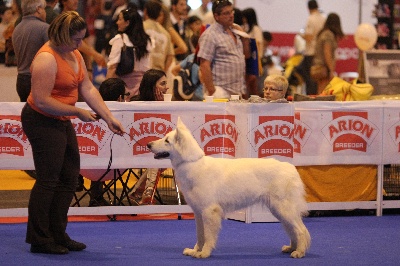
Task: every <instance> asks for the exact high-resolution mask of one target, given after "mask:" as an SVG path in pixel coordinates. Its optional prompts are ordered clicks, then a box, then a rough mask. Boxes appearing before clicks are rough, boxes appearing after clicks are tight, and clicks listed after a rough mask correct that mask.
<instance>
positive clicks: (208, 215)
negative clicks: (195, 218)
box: [194, 205, 223, 258]
mask: <svg viewBox="0 0 400 266" xmlns="http://www.w3.org/2000/svg"><path fill="white" fill-rule="evenodd" d="M222 214H223V212H222V209H221V207H220V206H218V205H213V206H210V207H208V208H206V209H205V210H203V212H202V222H203V230H204V232H203V234H204V245H203V247H202V249H201V250H198V252H196V253H195V254H194V257H196V258H208V257H209V256H210V255H211V252H212V250H213V249H214V248H215V245H216V243H217V239H218V234H219V231H220V229H221V221H222ZM198 241H199V239H198ZM198 244H199V242H198Z"/></svg>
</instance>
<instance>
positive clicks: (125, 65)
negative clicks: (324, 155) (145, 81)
mask: <svg viewBox="0 0 400 266" xmlns="http://www.w3.org/2000/svg"><path fill="white" fill-rule="evenodd" d="M121 38H122V41H123V40H124V38H123V35H122V34H121ZM134 67H135V47H129V46H126V45H125V42H124V46H123V47H122V48H121V58H120V61H119V63H118V66H117V70H116V71H115V73H116V74H117V75H118V76H123V75H126V74H129V73H132V72H133V69H134Z"/></svg>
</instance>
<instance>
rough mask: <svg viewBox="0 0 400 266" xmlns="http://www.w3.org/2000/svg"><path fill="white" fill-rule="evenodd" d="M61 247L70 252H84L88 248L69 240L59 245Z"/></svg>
mask: <svg viewBox="0 0 400 266" xmlns="http://www.w3.org/2000/svg"><path fill="white" fill-rule="evenodd" d="M59 244H60V245H61V246H63V247H64V248H67V249H68V250H69V251H81V250H84V249H85V248H86V245H85V244H83V243H80V242H78V241H75V240H72V239H70V240H68V241H67V242H65V243H59Z"/></svg>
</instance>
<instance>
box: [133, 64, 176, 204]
mask: <svg viewBox="0 0 400 266" xmlns="http://www.w3.org/2000/svg"><path fill="white" fill-rule="evenodd" d="M167 90H168V84H167V76H166V74H165V72H164V71H162V70H158V69H149V70H147V71H146V72H145V73H144V75H143V79H142V82H141V83H140V87H139V91H140V94H139V95H137V96H136V97H135V98H134V100H139V101H163V100H164V94H165V93H166V92H167ZM158 170H159V169H157V168H148V169H147V170H146V172H145V173H144V175H145V178H146V183H145V188H144V191H143V193H142V189H140V190H138V191H136V192H134V193H133V195H131V197H132V198H133V200H135V201H136V202H137V204H138V205H145V204H152V201H153V195H154V189H155V183H156V179H157V173H158ZM141 178H142V177H141ZM140 193H142V195H139V194H140Z"/></svg>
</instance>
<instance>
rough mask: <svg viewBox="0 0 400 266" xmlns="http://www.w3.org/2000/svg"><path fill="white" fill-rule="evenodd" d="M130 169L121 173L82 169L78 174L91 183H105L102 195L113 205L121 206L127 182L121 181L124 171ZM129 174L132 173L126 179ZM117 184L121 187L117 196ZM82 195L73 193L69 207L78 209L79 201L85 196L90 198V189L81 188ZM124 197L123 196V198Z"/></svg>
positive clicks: (117, 170) (125, 193) (126, 192)
mask: <svg viewBox="0 0 400 266" xmlns="http://www.w3.org/2000/svg"><path fill="white" fill-rule="evenodd" d="M129 170H130V169H127V170H124V171H123V172H122V173H121V171H120V170H119V169H109V170H106V169H82V170H81V171H80V172H81V174H82V175H83V176H84V177H85V178H87V179H89V180H91V181H92V182H93V181H98V182H105V181H109V182H107V183H105V184H104V185H103V192H102V195H104V194H107V196H108V199H109V200H110V202H112V203H113V205H121V204H122V199H123V198H125V196H126V195H128V190H129V187H128V181H127V180H123V178H122V176H123V175H124V173H125V172H126V171H129ZM131 174H134V173H133V172H131V171H130V172H129V173H128V177H127V179H128V178H129V177H130V175H131ZM117 182H120V183H121V185H122V192H121V194H120V195H118V194H117ZM83 190H84V193H83V194H82V195H80V196H78V195H77V193H75V202H74V203H73V204H72V205H71V207H74V206H78V207H80V204H81V201H82V200H83V198H85V197H86V196H87V195H89V196H91V193H92V191H91V188H86V187H85V186H84V187H83ZM124 195H125V196H124Z"/></svg>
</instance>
